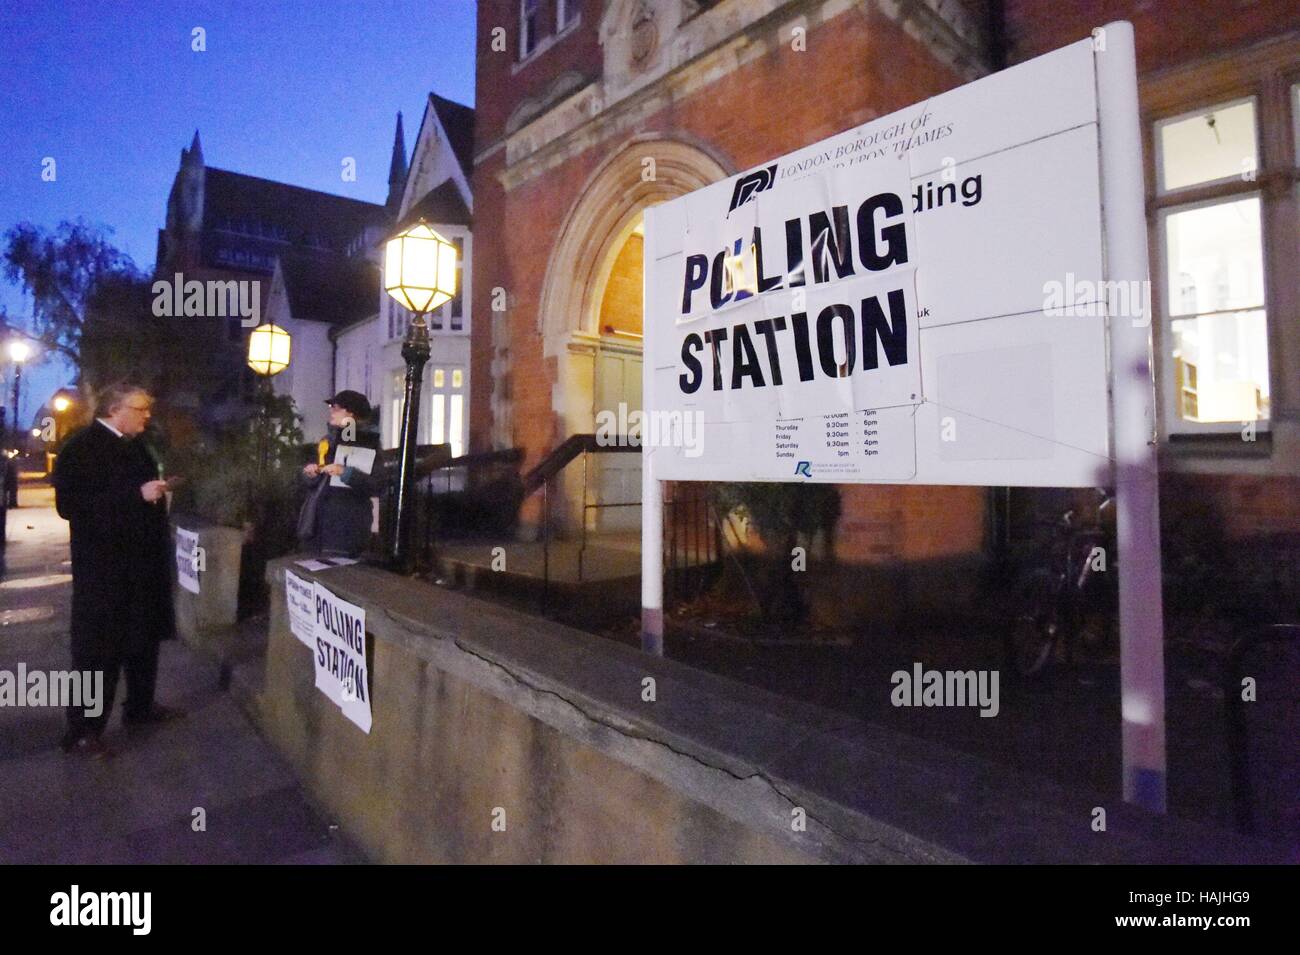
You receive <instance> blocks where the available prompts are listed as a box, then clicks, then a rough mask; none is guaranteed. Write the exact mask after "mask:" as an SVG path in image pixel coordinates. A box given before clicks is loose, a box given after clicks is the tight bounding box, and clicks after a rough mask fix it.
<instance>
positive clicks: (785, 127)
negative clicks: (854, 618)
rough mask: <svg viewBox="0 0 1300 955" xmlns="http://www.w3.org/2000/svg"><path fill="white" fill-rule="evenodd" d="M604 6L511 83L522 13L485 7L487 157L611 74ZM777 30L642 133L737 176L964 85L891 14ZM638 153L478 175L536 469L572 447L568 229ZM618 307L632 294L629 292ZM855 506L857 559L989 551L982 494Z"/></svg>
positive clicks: (487, 272)
mask: <svg viewBox="0 0 1300 955" xmlns="http://www.w3.org/2000/svg"><path fill="white" fill-rule="evenodd" d="M543 6H546V5H543ZM599 7H600V4H599V3H588V4H587V5H586V6H584V8H583V12H582V16H583V18H584V19H583V23H582V25H581V28H580V31H581V32H582V33H583V34H588V36H585V37H584V36H577V35H570V36H568V37H567V38H565V39H564V40H562V41H560V42H558V43H557V44H556V45H555V46H554V47H552V48H551V49H550V50H548V51H546V52H545V53H543V54H542V55H540V56H539V57H538V58H537V60H536V61H535V62H532V63H530V64H529V65H528V66H526V67H525V68H524V69H522V70H520V71H518V72H516V73H514V74H512V73H511V70H510V62H511V60H512V59H513V56H514V52H513V51H515V50H516V49H517V40H516V39H515V32H514V28H513V26H511V27H510V29H509V30H508V34H509V37H510V40H509V41H508V43H507V46H508V48H509V52H508V53H492V52H491V51H490V49H489V48H488V44H489V43H490V37H489V36H488V34H489V32H490V30H491V28H492V26H494V25H497V24H498V23H499V22H509V23H510V24H513V20H510V21H505V19H504V18H505V17H506V15H507V14H509V16H510V17H513V16H514V12H513V11H514V9H515V4H514V3H512V2H505V0H498V2H484V3H481V4H480V15H479V36H480V38H479V68H478V96H477V100H476V106H477V109H478V123H479V125H478V130H479V143H478V146H477V149H478V151H479V153H480V155H483V154H484V153H487V152H489V151H490V150H492V146H493V143H494V142H496V141H497V140H498V139H499V138H500V137H501V136H502V135H503V134H504V127H505V121H506V118H507V117H508V116H509V114H510V112H511V111H512V110H513V109H514V108H515V106H516V105H517V104H518V103H519V102H521V101H522V100H523V99H525V98H527V97H528V96H536V95H538V94H540V93H541V92H542V91H544V90H545V89H546V88H547V87H548V86H549V84H550V83H552V82H553V81H554V80H555V78H556V77H558V76H559V75H560V74H561V73H563V72H564V71H565V70H571V69H577V70H579V71H582V72H584V73H585V74H587V75H591V76H593V77H594V76H596V75H598V71H599V69H600V64H601V59H600V50H599V47H598V45H596V44H595V43H594V36H595V29H596V25H597V24H596V19H597V16H598V14H599ZM778 29H779V24H775V23H774V24H772V25H771V26H770V27H769V29H768V32H767V34H766V35H765V36H764V37H763V40H764V42H767V43H769V44H770V47H769V49H768V52H766V53H765V54H764V55H762V56H759V57H757V58H755V59H753V60H751V61H750V62H748V63H746V64H744V65H742V66H740V67H738V68H737V69H735V70H734V71H733V72H732V73H730V74H728V75H726V76H724V77H722V78H721V79H718V80H716V81H715V82H713V83H712V84H710V85H708V86H706V87H704V88H703V89H702V90H700V91H698V92H697V93H695V94H693V95H690V96H688V97H685V98H682V99H679V100H677V101H675V102H674V103H673V104H672V105H671V106H670V107H668V108H666V109H664V110H662V111H660V112H658V113H656V114H653V115H648V116H646V117H645V118H644V119H643V120H642V121H641V122H640V123H639V124H638V129H637V130H636V132H655V133H659V134H661V135H666V136H669V137H677V138H681V139H684V140H687V141H692V142H696V143H704V144H707V146H708V147H709V148H710V150H711V151H712V152H713V154H714V155H716V156H719V157H723V159H724V161H725V162H728V163H729V164H730V165H731V166H732V168H735V169H743V168H747V167H750V166H754V165H757V164H759V163H761V162H763V161H765V160H768V159H770V158H772V157H774V156H779V155H781V154H782V153H785V152H789V151H790V150H793V149H796V148H798V147H800V146H803V145H806V144H808V143H811V142H815V141H816V140H818V139H822V138H825V137H827V136H830V135H832V134H834V133H837V132H839V131H841V130H844V129H847V128H850V127H852V126H854V125H858V124H860V123H863V122H865V121H868V120H870V119H872V118H874V117H876V116H880V115H884V114H886V113H889V112H892V111H894V110H897V109H901V108H903V107H905V106H907V105H909V104H912V103H915V102H918V101H920V100H922V99H924V98H926V97H927V96H931V95H935V94H937V93H941V92H943V91H945V90H948V89H951V88H953V87H955V86H957V85H960V83H961V78H960V77H959V76H958V75H957V74H956V73H955V72H954V71H952V70H950V69H949V68H948V67H946V66H944V65H942V64H941V63H939V62H938V61H937V60H936V59H935V58H934V57H933V56H932V55H931V53H930V52H929V50H928V49H927V48H926V47H925V46H923V45H922V44H921V43H920V42H918V41H917V40H915V39H913V38H912V37H910V36H908V35H907V34H906V33H905V32H904V31H903V30H902V29H900V28H899V27H898V26H897V25H895V24H894V23H893V22H891V21H889V20H888V19H887V18H886V17H884V16H883V15H882V14H879V13H864V12H863V10H862V9H861V8H858V7H853V8H851V9H850V10H848V11H847V12H845V13H842V14H840V15H839V16H837V17H836V18H835V19H833V20H832V21H830V22H828V23H825V24H822V25H819V26H816V27H814V28H813V29H811V30H810V31H809V33H808V35H807V48H806V51H802V52H801V51H796V50H794V49H792V48H791V45H790V44H789V43H788V42H786V41H784V40H782V39H781V38H780V37H779V35H778V34H777V30H778ZM625 142H626V138H612V139H609V140H606V141H604V142H602V143H600V144H599V145H598V146H596V147H593V148H591V149H589V150H587V151H586V152H583V153H581V154H579V155H577V156H574V157H573V158H571V159H569V160H568V161H566V162H565V163H564V164H562V165H560V166H558V167H555V168H553V169H551V170H550V171H548V172H546V173H545V174H543V175H541V176H539V177H537V178H535V179H532V180H530V181H528V182H525V183H524V184H522V185H520V186H518V187H517V188H515V189H514V190H512V191H511V192H509V193H506V192H505V191H504V189H503V188H502V186H501V183H500V181H499V179H498V175H499V174H500V173H501V172H502V170H503V164H504V149H497V150H496V151H495V152H491V153H490V155H486V156H484V158H483V159H482V160H481V161H480V162H479V164H478V165H477V166H476V167H475V172H474V195H475V219H476V221H477V222H479V223H491V224H492V226H491V228H480V229H479V230H477V231H476V234H475V242H476V246H475V254H476V258H475V270H474V282H475V286H474V290H473V295H474V305H475V309H476V313H477V314H490V309H491V293H492V289H493V288H494V287H496V286H502V287H504V288H506V289H507V290H508V292H509V297H508V301H509V324H510V340H511V360H512V367H511V371H510V392H511V396H512V399H513V429H512V430H513V439H514V443H515V444H517V445H518V446H520V447H523V448H524V449H525V452H526V456H525V462H524V467H525V469H526V468H528V467H531V466H533V465H534V464H536V463H537V461H539V460H540V459H541V457H542V456H543V455H544V454H545V453H546V452H547V451H549V450H550V449H551V448H552V447H554V446H555V445H556V444H558V443H559V442H560V441H561V440H563V438H564V437H565V435H564V434H562V433H560V431H561V427H560V424H559V421H558V417H557V415H556V414H555V412H554V411H553V410H552V401H553V393H552V392H553V383H554V380H555V375H556V363H555V360H554V359H544V358H543V356H542V343H541V339H540V336H539V333H538V328H539V319H538V315H537V309H538V301H539V299H540V295H541V290H542V283H543V281H544V278H545V274H546V269H547V264H548V262H549V260H550V257H551V252H552V248H553V247H554V243H555V240H556V238H557V233H558V230H559V229H560V227H561V225H562V223H563V222H564V221H565V218H566V216H567V214H568V213H569V211H570V209H572V208H573V206H574V204H575V203H576V202H577V201H578V200H579V198H580V195H581V192H582V189H583V187H584V186H585V184H586V183H587V182H588V180H589V177H590V176H591V175H592V173H593V172H594V171H595V168H596V166H597V165H598V164H599V163H600V162H601V161H602V160H604V159H605V158H606V157H608V156H609V155H611V154H612V153H614V152H615V151H616V150H618V149H620V148H621V147H622V146H623V145H624V144H625ZM614 294H615V295H617V294H619V292H618V290H617V289H615V290H614ZM480 328H486V325H485V324H481V325H480ZM490 353H491V342H490V340H488V339H487V338H486V336H482V335H480V336H476V341H475V343H474V372H475V375H476V378H475V380H476V381H479V382H488V381H489V380H490V374H489V371H488V368H489V363H490ZM489 400H490V391H489V388H488V387H479V388H476V389H475V391H474V396H473V408H472V411H471V429H472V433H471V443H472V444H473V446H474V447H475V448H482V447H485V446H486V443H487V435H488V433H489V430H490V417H489V416H490V414H491V410H490V406H489ZM845 502H846V506H845V508H844V520H843V522H842V524H841V536H840V540H839V542H838V550H839V552H840V554H841V556H842V557H844V558H845V559H846V560H851V561H852V560H876V559H882V558H885V559H888V558H910V557H922V556H943V555H949V554H957V553H970V552H972V551H976V550H978V549H979V548H980V546H981V544H982V540H983V496H982V491H981V490H980V489H969V488H899V487H859V488H850V489H847V491H846V495H845ZM527 518H528V514H527V513H525V519H527ZM882 522H885V523H888V525H889V531H888V534H887V535H886V536H888V537H889V539H890V541H891V543H890V544H889V545H888V553H887V554H885V553H882V552H881V548H882V547H883V546H884V545H882V544H881V540H882V527H883V526H884V523H882Z"/></svg>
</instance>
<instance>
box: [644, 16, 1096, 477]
mask: <svg viewBox="0 0 1300 955" xmlns="http://www.w3.org/2000/svg"><path fill="white" fill-rule="evenodd" d="M1093 57H1094V50H1093V43H1092V41H1084V42H1081V43H1078V44H1075V45H1073V46H1070V47H1067V48H1066V49H1064V50H1061V51H1059V52H1057V53H1054V54H1052V55H1050V56H1045V57H1042V58H1040V59H1038V60H1034V61H1032V62H1030V63H1027V64H1025V65H1023V66H1021V67H1017V68H1015V69H1011V70H1007V71H1004V72H1002V73H998V74H995V75H993V76H990V77H988V78H987V79H984V80H981V81H979V82H976V83H972V84H970V85H968V86H964V87H961V88H960V89H957V90H954V91H952V92H950V93H947V94H944V95H942V96H937V97H935V98H933V99H931V100H928V101H926V102H924V103H919V104H917V105H916V106H914V107H911V108H909V109H904V110H901V111H899V112H897V113H893V114H891V115H888V116H885V117H882V118H880V119H877V120H874V121H873V122H870V123H868V124H866V125H864V126H859V127H856V128H854V129H850V130H847V131H845V132H843V133H840V134H839V135H837V136H832V137H831V138H829V139H825V140H822V141H821V142H818V143H814V144H813V145H811V146H807V147H805V148H803V149H800V150H798V151H796V152H793V153H790V154H788V155H785V156H781V157H779V158H777V159H775V160H773V161H771V162H768V163H765V164H764V165H762V166H761V167H759V168H757V169H754V170H750V171H748V172H746V173H743V174H741V175H738V176H735V177H733V178H731V179H728V180H724V181H722V182H718V183H715V184H714V185H712V186H709V187H707V188H705V189H701V190H699V191H697V192H693V193H691V194H689V195H686V196H683V197H682V198H680V199H677V200H675V201H673V202H669V203H665V204H663V205H660V206H656V207H654V208H652V209H649V210H647V212H646V246H645V248H646V252H645V255H646V262H645V268H646V292H645V303H646V315H647V321H646V339H645V349H646V361H645V366H644V367H645V368H646V380H645V392H644V393H645V396H646V406H647V409H648V410H652V411H658V412H660V415H659V416H658V418H659V420H660V421H661V422H664V421H671V420H673V416H674V415H679V414H680V415H683V416H684V415H688V414H692V413H702V415H703V417H702V421H703V441H702V450H703V453H702V454H699V455H698V456H693V457H692V456H688V455H687V454H686V453H685V449H684V448H682V447H680V446H678V447H674V446H673V444H672V442H667V446H666V447H658V448H656V449H655V450H654V452H653V453H654V455H655V458H656V460H655V473H656V476H657V477H658V478H660V479H681V480H697V479H706V478H707V479H712V480H748V481H828V482H839V483H845V482H873V481H874V482H887V483H891V484H899V483H919V484H983V485H1056V486H1087V485H1095V484H1104V483H1107V480H1108V478H1107V477H1106V475H1108V473H1109V468H1110V462H1109V458H1110V444H1109V421H1108V412H1107V408H1108V405H1107V392H1108V387H1109V385H1108V379H1107V365H1106V317H1105V314H1104V311H1103V309H1101V308H1099V307H1097V303H1096V298H1095V295H1096V292H1097V291H1098V290H1100V289H1102V288H1103V286H1102V279H1103V267H1102V224H1101V193H1100V175H1099V161H1098V131H1097V125H1098V123H1097V94H1096V77H1095V73H1094V67H1093ZM1053 280H1055V281H1056V282H1059V283H1060V284H1061V286H1062V287H1064V285H1065V283H1067V281H1068V282H1069V283H1070V290H1071V291H1072V292H1073V293H1075V296H1076V298H1077V300H1076V301H1071V302H1070V303H1069V304H1070V305H1071V306H1072V307H1071V308H1069V309H1064V308H1058V307H1056V306H1059V305H1061V304H1062V303H1061V302H1059V301H1058V302H1053V301H1052V300H1051V294H1050V293H1051V288H1054V286H1051V284H1050V283H1051V282H1052V281H1053ZM1045 286H1047V287H1046V288H1045ZM1061 312H1066V314H1061ZM1053 313H1055V314H1053ZM660 430H661V431H662V427H661V429H660Z"/></svg>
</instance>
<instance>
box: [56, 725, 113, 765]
mask: <svg viewBox="0 0 1300 955" xmlns="http://www.w3.org/2000/svg"><path fill="white" fill-rule="evenodd" d="M59 745H60V747H61V748H62V749H63V751H64V752H65V753H71V754H73V755H76V756H83V757H85V758H86V759H107V758H108V757H110V756H112V755H113V751H112V750H111V749H109V747H108V744H107V743H105V742H104V740H103V738H102V737H101V736H100V735H99V734H98V733H80V732H78V731H76V730H68V732H67V733H66V734H65V735H64V737H63V742H62V743H60V744H59Z"/></svg>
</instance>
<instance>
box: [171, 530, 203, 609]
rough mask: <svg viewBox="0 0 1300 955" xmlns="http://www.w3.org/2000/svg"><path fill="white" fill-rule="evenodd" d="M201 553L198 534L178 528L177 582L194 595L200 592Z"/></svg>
mask: <svg viewBox="0 0 1300 955" xmlns="http://www.w3.org/2000/svg"><path fill="white" fill-rule="evenodd" d="M199 553H200V551H199V535H198V533H197V532H195V531H187V530H186V529H185V528H183V527H178V528H176V582H177V583H178V584H180V585H181V586H182V587H184V588H185V589H186V590H188V591H189V592H190V593H192V594H197V593H198V592H199V590H200V581H199V561H198V557H197V555H198V554H199Z"/></svg>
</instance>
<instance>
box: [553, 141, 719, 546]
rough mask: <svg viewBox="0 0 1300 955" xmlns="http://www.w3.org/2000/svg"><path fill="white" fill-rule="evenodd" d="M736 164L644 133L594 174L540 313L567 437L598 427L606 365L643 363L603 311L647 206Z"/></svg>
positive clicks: (560, 518) (577, 495) (571, 507)
mask: <svg viewBox="0 0 1300 955" xmlns="http://www.w3.org/2000/svg"><path fill="white" fill-rule="evenodd" d="M728 166H729V163H726V161H725V160H723V159H720V158H719V157H717V156H715V155H714V154H713V153H712V152H711V151H709V149H708V148H707V147H706V146H703V145H694V144H692V143H689V142H685V141H682V140H680V139H665V138H663V137H662V136H657V135H643V136H640V137H636V138H634V139H632V140H631V141H629V142H628V143H627V144H626V145H624V146H623V147H622V148H621V149H619V150H618V151H616V152H615V153H614V154H613V155H612V156H610V157H609V158H608V159H606V160H605V161H604V162H602V163H601V164H600V165H599V166H598V167H597V168H596V169H595V170H594V171H593V172H592V174H591V176H590V178H589V179H588V181H587V183H586V184H585V186H584V187H583V189H582V191H581V193H580V194H579V198H578V200H577V202H576V203H574V205H573V207H572V209H571V210H570V211H569V215H568V216H567V217H566V219H565V221H564V224H563V226H562V227H561V229H560V233H559V237H558V238H557V239H556V242H555V245H554V247H553V249H552V251H551V256H550V260H549V262H548V264H547V269H546V275H545V278H544V280H543V285H542V293H541V298H540V301H539V308H538V313H537V331H538V334H539V336H540V337H541V339H542V347H543V355H544V356H545V357H546V358H547V359H551V360H550V361H548V362H547V366H548V367H549V368H550V369H551V374H552V379H551V408H552V409H553V411H554V413H555V415H556V422H555V424H556V428H555V431H554V434H555V435H556V437H557V440H563V438H564V437H566V436H568V435H570V434H581V433H591V432H593V431H594V430H595V414H596V407H595V403H596V392H597V388H598V377H599V375H600V371H599V369H600V368H603V367H609V366H610V364H611V359H612V358H614V357H616V356H619V355H622V356H624V357H627V358H629V359H635V360H636V362H637V367H639V353H640V343H639V341H638V342H629V341H627V340H623V341H617V342H616V341H611V340H610V339H609V338H608V337H606V336H603V335H602V334H601V328H600V310H601V302H602V299H603V297H604V294H605V289H606V286H607V284H608V282H609V278H610V273H611V271H612V270H613V268H614V265H615V260H616V259H617V258H618V254H619V252H620V250H622V248H623V246H624V244H625V243H626V242H627V240H628V238H629V236H630V235H631V234H632V232H633V231H634V230H635V229H636V227H637V226H638V224H639V223H640V221H641V218H642V214H643V213H644V211H645V209H646V208H648V207H649V206H652V205H657V204H659V203H661V202H666V201H668V200H670V199H675V198H677V197H679V196H682V195H685V194H686V193H688V192H693V191H694V190H696V189H700V188H702V187H704V186H707V185H709V184H711V183H714V182H717V181H718V180H720V179H723V178H725V177H727V176H728V175H730V171H729V169H728ZM629 367H630V366H629ZM638 394H639V389H638ZM570 470H571V471H574V472H575V473H574V474H572V475H566V478H565V481H564V490H563V492H562V494H563V499H564V500H563V502H562V503H561V504H560V505H559V506H558V507H557V508H556V511H555V517H556V519H557V521H556V523H557V524H560V525H561V527H562V528H566V529H573V528H575V527H576V526H577V524H576V522H577V520H578V519H579V518H580V511H581V506H582V498H583V484H582V481H583V474H582V473H581V469H579V468H577V467H576V466H575V468H571V469H570ZM625 483H626V482H625ZM637 492H638V495H639V485H638V488H637Z"/></svg>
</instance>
